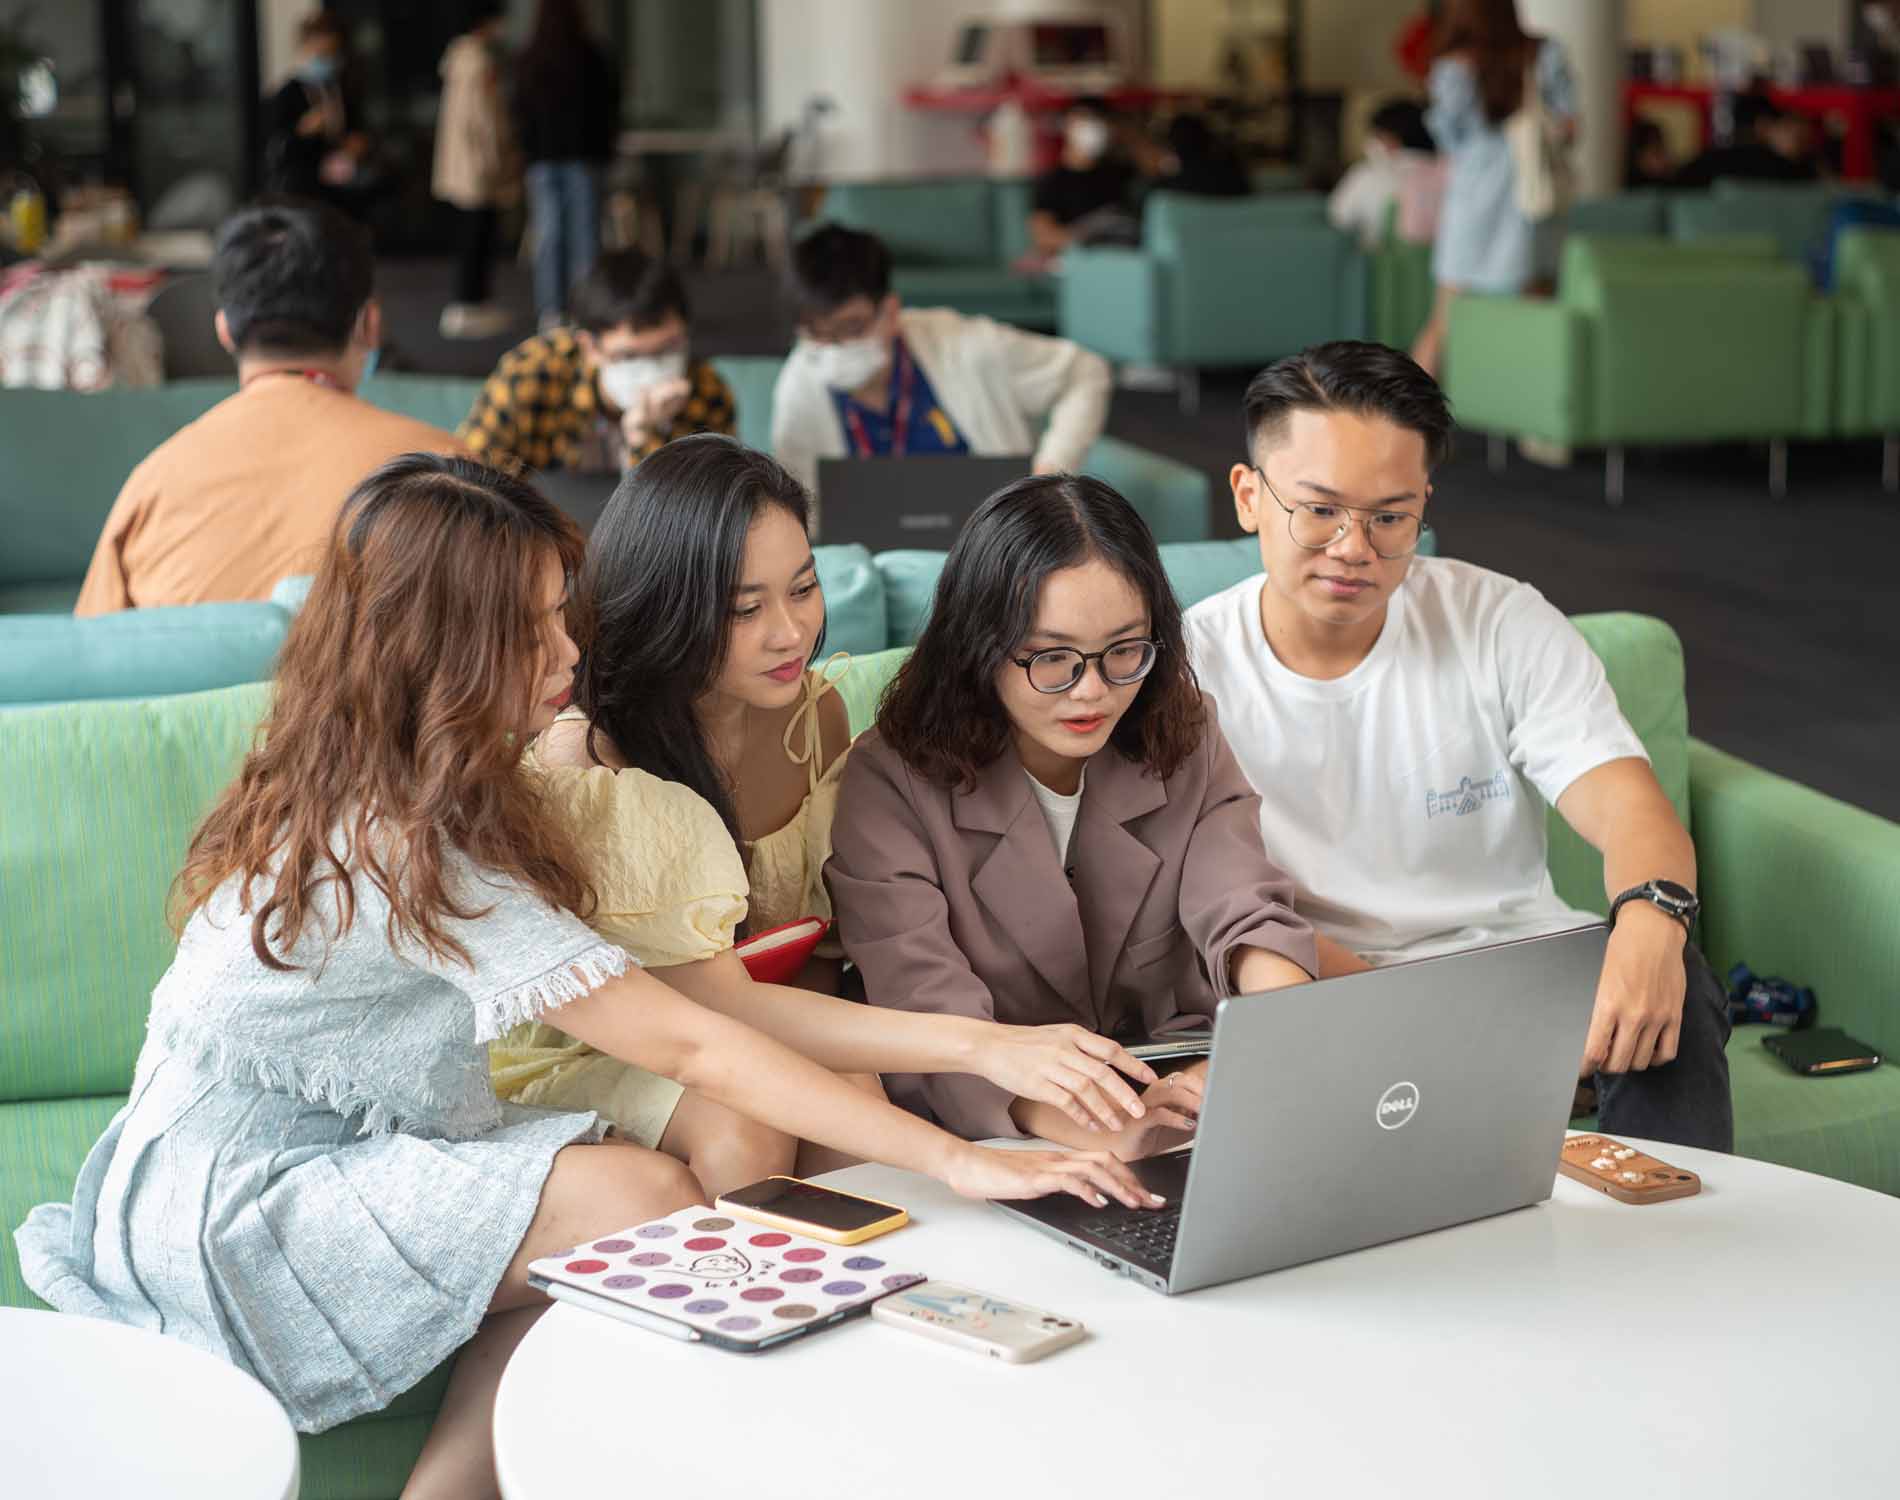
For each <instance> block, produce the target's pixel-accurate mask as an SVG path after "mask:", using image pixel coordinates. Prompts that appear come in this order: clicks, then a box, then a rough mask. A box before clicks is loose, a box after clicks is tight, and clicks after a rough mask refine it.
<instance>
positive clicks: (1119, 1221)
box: [1082, 1204, 1181, 1266]
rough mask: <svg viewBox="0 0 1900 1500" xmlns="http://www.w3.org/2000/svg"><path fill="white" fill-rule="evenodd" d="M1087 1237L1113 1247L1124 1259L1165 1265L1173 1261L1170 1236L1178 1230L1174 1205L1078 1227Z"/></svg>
mask: <svg viewBox="0 0 1900 1500" xmlns="http://www.w3.org/2000/svg"><path fill="white" fill-rule="evenodd" d="M1082 1228H1083V1229H1084V1230H1085V1231H1087V1232H1088V1233H1089V1234H1092V1235H1094V1236H1095V1237H1096V1238H1097V1239H1098V1240H1101V1241H1103V1242H1104V1243H1105V1244H1108V1245H1112V1246H1114V1248H1115V1249H1117V1250H1119V1251H1120V1252H1121V1253H1122V1256H1123V1258H1124V1259H1127V1260H1135V1261H1147V1262H1148V1263H1149V1264H1151V1265H1159V1266H1165V1265H1169V1264H1170V1263H1172V1262H1173V1260H1174V1237H1175V1235H1176V1234H1178V1233H1179V1232H1180V1229H1181V1209H1180V1205H1178V1204H1170V1205H1169V1206H1168V1207H1167V1208H1160V1209H1152V1210H1150V1209H1142V1210H1140V1211H1139V1212H1134V1211H1131V1212H1128V1213H1124V1214H1111V1215H1109V1216H1107V1217H1105V1218H1100V1219H1090V1220H1089V1221H1088V1222H1087V1223H1085V1224H1083V1225H1082Z"/></svg>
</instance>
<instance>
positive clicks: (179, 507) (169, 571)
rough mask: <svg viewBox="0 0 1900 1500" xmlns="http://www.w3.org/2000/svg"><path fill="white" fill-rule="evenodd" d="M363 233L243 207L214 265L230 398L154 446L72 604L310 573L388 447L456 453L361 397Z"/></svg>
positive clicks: (272, 206) (259, 587) (204, 593)
mask: <svg viewBox="0 0 1900 1500" xmlns="http://www.w3.org/2000/svg"><path fill="white" fill-rule="evenodd" d="M373 272H374V263H373V261H372V259H371V256H370V247H369V236H368V234H367V233H366V231H365V230H364V229H363V228H362V226H360V225H359V224H357V223H355V222H354V221H352V220H351V219H349V218H347V217H345V216H344V215H343V214H341V213H339V212H338V211H337V210H336V209H334V208H331V207H329V206H328V205H326V204H319V203H294V202H288V201H286V202H278V203H266V204H260V205H257V206H255V207H252V208H246V209H243V210H241V211H240V212H239V213H238V214H236V215H235V216H234V217H233V218H231V219H230V220H228V221H227V222H226V223H225V224H224V225H223V226H222V227H221V228H220V229H219V231H218V238H217V248H216V251H215V254H214V257H213V260H212V275H213V277H214V279H215V281H216V285H217V299H218V312H217V320H216V326H217V335H218V340H219V342H220V343H222V344H223V345H224V347H225V348H226V349H228V350H229V351H230V352H231V354H232V355H233V356H234V357H235V358H236V360H237V376H238V389H237V393H236V394H235V395H232V396H228V397H226V398H225V399H224V400H223V401H220V402H219V403H218V404H217V405H216V406H214V407H212V408H211V410H210V411H208V412H206V413H205V414H204V415H203V416H202V417H200V418H198V420H197V421H195V422H193V423H191V424H190V425H189V426H188V427H185V428H182V429H181V430H180V431H178V432H176V433H174V434H173V435H172V436H171V437H169V438H167V439H166V440H165V441H164V442H163V443H161V444H160V445H159V446H158V447H157V448H156V449H154V450H153V451H152V453H151V454H150V455H149V456H148V457H147V458H146V459H145V460H144V461H143V462H142V463H140V464H139V466H138V467H137V468H136V469H134V470H133V471H132V473H131V475H130V476H129V477H128V478H127V479H126V481H125V486H124V488H123V489H121V490H120V491H119V497H118V499H117V500H116V501H115V502H114V503H113V506H112V510H111V512H110V514H108V515H107V517H106V523H105V529H104V531H103V532H102V533H101V535H100V537H99V543H98V546H97V547H96V548H95V549H94V551H93V555H92V563H91V566H90V567H89V568H88V569H87V570H86V579H85V583H84V584H83V585H82V586H81V588H80V591H79V599H78V602H77V603H76V604H75V605H74V606H73V612H74V613H75V614H80V615H97V614H105V613H107V612H109V611H112V610H120V609H132V608H140V607H148V606H152V605H161V604H203V603H208V602H211V601H214V600H239V599H268V598H269V597H270V593H271V590H272V589H273V588H275V587H276V585H277V584H278V582H279V581H280V580H281V579H283V578H285V577H287V576H288V575H290V574H294V573H309V572H311V571H312V570H313V569H314V568H315V567H316V564H317V562H318V561H319V560H320V559H321V557H322V556H323V549H324V543H325V541H326V539H327V538H328V536H329V532H330V526H331V524H332V522H334V521H335V519H336V513H337V509H338V507H339V506H341V505H342V503H343V497H344V496H345V495H347V494H348V493H349V492H350V489H351V488H352V486H354V485H355V483H356V482H357V481H358V480H359V479H361V478H362V477H363V475H364V474H366V473H368V472H369V471H370V470H371V469H373V468H375V467H376V466H377V465H378V464H381V463H384V462H386V461H387V460H389V459H391V458H394V457H395V456H396V455H397V454H399V453H409V452H416V451H421V452H427V453H444V454H459V453H461V452H462V451H463V449H462V447H461V445H460V444H459V443H457V442H456V440H455V439H454V438H452V437H450V436H449V434H448V433H446V432H442V431H439V430H438V429H436V428H434V427H429V426H426V425H425V424H423V423H421V422H418V421H415V420H413V419H412V418H409V417H404V416H398V415H397V414H396V413H394V412H388V411H384V410H383V409H382V408H381V407H377V406H372V405H370V404H369V403H368V402H367V401H363V400H359V399H358V398H357V396H356V394H355V391H356V387H357V385H358V384H359V382H361V380H362V379H363V377H364V375H365V373H366V371H367V367H368V366H369V364H370V363H371V361H372V360H373V359H374V358H375V355H376V348H377V344H378V343H379V342H380V340H381V338H382V321H383V320H382V309H381V308H380V307H379V306H378V304H377V302H376V299H375V297H374V296H373V295H372V291H373V287H372V275H373Z"/></svg>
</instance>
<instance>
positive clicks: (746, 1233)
mask: <svg viewBox="0 0 1900 1500" xmlns="http://www.w3.org/2000/svg"><path fill="white" fill-rule="evenodd" d="M924 1279H925V1277H924V1274H923V1273H922V1272H921V1271H915V1270H911V1269H910V1268H908V1267H905V1266H901V1265H898V1264H896V1263H894V1262H892V1261H889V1260H888V1259H887V1258H886V1257H885V1256H883V1255H879V1254H868V1253H866V1252H865V1251H864V1250H863V1249H862V1248H861V1247H859V1246H855V1245H831V1244H826V1243H825V1242H824V1241H822V1240H815V1239H809V1238H807V1237H806V1236H804V1235H800V1234H790V1233H787V1232H785V1231H783V1230H777V1229H766V1228H763V1227H761V1226H760V1225H757V1224H749V1223H747V1222H746V1221H745V1220H743V1219H734V1218H731V1217H729V1216H728V1215H726V1214H723V1213H721V1212H719V1211H718V1210H717V1209H711V1208H683V1209H680V1210H679V1211H678V1212H677V1213H672V1214H668V1215H667V1216H666V1217H665V1218H664V1219H655V1220H653V1221H652V1222H651V1223H648V1224H639V1225H636V1226H634V1227H633V1228H632V1229H623V1230H621V1231H620V1232H619V1233H617V1234H611V1235H607V1236H605V1237H604V1238H602V1239H597V1240H592V1241H589V1242H587V1243H585V1244H581V1245H576V1246H575V1247H574V1248H573V1249H572V1250H568V1251H565V1252H563V1253H562V1254H560V1255H547V1256H543V1257H541V1258H540V1259H539V1260H536V1261H533V1262H531V1263H530V1264H529V1266H528V1284H529V1285H530V1286H533V1287H537V1288H539V1289H540V1290H542V1291H545V1292H546V1293H547V1294H548V1295H549V1296H550V1297H552V1298H554V1299H555V1300H556V1301H558V1302H572V1303H574V1304H575V1305H576V1306H578V1307H584V1308H587V1309H589V1310H590V1311H593V1312H598V1313H602V1314H604V1315H606V1316H608V1317H612V1318H617V1319H619V1320H620V1321H622V1322H627V1323H632V1324H635V1325H636V1326H639V1327H643V1328H647V1329H649V1330H651V1331H652V1332H654V1333H661V1334H666V1335H668V1336H670V1337H672V1338H676V1339H682V1340H685V1341H688V1342H694V1343H707V1344H712V1345H714V1346H715V1347H717V1348H720V1349H730V1350H733V1351H735V1352H737V1353H741V1354H751V1353H754V1352H756V1351H758V1350H760V1349H767V1348H770V1347H772V1346H773V1345H775V1344H782V1343H785V1342H787V1341H789V1340H791V1339H795V1338H799V1337H801V1336H803V1335H805V1334H808V1333H813V1332H816V1331H817V1330H818V1329H821V1328H829V1327H830V1326H832V1325H833V1324H835V1323H842V1322H843V1321H844V1320H845V1319H847V1318H851V1317H855V1316H857V1315H858V1314H860V1313H863V1312H865V1311H867V1310H868V1309H869V1308H870V1306H871V1304H872V1303H873V1302H875V1301H877V1300H878V1298H880V1297H886V1296H889V1295H890V1294H891V1293H892V1292H895V1291H899V1290H901V1289H902V1288H904V1287H907V1286H912V1285H915V1284H916V1283H917V1282H920V1281H923V1280H924Z"/></svg>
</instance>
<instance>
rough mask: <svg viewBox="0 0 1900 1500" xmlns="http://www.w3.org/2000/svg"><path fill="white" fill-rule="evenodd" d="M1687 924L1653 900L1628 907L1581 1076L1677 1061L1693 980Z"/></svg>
mask: <svg viewBox="0 0 1900 1500" xmlns="http://www.w3.org/2000/svg"><path fill="white" fill-rule="evenodd" d="M1683 941H1684V936H1683V930H1682V924H1681V923H1680V922H1678V921H1677V920H1676V919H1675V918H1674V917H1671V916H1668V915H1667V914H1665V913H1664V912H1661V911H1659V910H1657V908H1655V907H1654V906H1652V905H1650V904H1649V903H1648V902H1647V901H1630V902H1627V903H1625V905H1624V907H1623V909H1622V911H1621V912H1619V913H1618V915H1617V921H1616V926H1615V927H1614V928H1613V929H1612V930H1611V932H1610V946H1609V951H1608V952H1607V953H1605V954H1604V957H1603V976H1602V978H1601V979H1599V980H1598V981H1597V1003H1596V1009H1595V1010H1594V1011H1592V1012H1591V1015H1590V1035H1589V1039H1588V1040H1587V1041H1585V1043H1584V1047H1583V1066H1582V1067H1581V1068H1579V1069H1578V1070H1577V1075H1578V1077H1580V1078H1588V1077H1590V1076H1591V1075H1592V1074H1594V1073H1597V1072H1604V1073H1640V1072H1642V1071H1643V1070H1644V1069H1645V1068H1653V1067H1660V1066H1661V1065H1662V1064H1663V1063H1666V1062H1674V1061H1675V1057H1676V1044H1677V1041H1678V1039H1679V1038H1680V1035H1681V1032H1682V1000H1683V995H1684V994H1685V993H1686V991H1687V989H1688V984H1689V980H1688V976H1687V975H1686V974H1685V973H1684V971H1683V967H1682V948H1683Z"/></svg>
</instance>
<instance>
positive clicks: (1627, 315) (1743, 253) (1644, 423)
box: [1446, 235, 1836, 504]
mask: <svg viewBox="0 0 1900 1500" xmlns="http://www.w3.org/2000/svg"><path fill="white" fill-rule="evenodd" d="M1774 250H1775V247H1774V244H1773V242H1772V241H1770V240H1768V239H1766V238H1764V237H1760V236H1740V237H1735V238H1727V239H1722V240H1718V241H1716V242H1714V243H1712V244H1709V245H1705V246H1693V245H1677V244H1672V243H1670V242H1667V241H1661V240H1655V239H1649V238H1644V237H1639V236H1627V237H1625V236H1591V235H1579V236H1575V237H1573V238H1572V239H1571V240H1570V241H1569V243H1568V244H1567V245H1566V246H1565V247H1564V256H1563V263H1562V271H1561V274H1560V277H1559V281H1558V291H1557V296H1556V298H1555V299H1554V300H1549V301H1545V300H1541V299H1535V298H1529V297H1479V296H1469V297H1461V298H1460V299H1459V300H1458V301H1457V303H1456V304H1454V306H1453V309H1452V318H1451V334H1450V338H1449V342H1448V346H1447V350H1446V367H1447V370H1446V392H1447V394H1448V395H1449V396H1450V398H1451V403H1452V407H1453V410H1454V411H1456V413H1457V415H1458V420H1459V422H1460V423H1461V424H1462V425H1464V426H1466V427H1469V428H1472V429H1475V430H1476V431H1479V432H1483V433H1487V434H1490V435H1491V436H1493V437H1495V438H1500V439H1501V438H1524V437H1529V438H1536V439H1541V440H1543V441H1545V442H1550V443H1558V444H1564V445H1567V446H1575V447H1593V448H1604V449H1607V450H1608V454H1609V462H1608V465H1607V478H1606V486H1605V489H1606V498H1608V500H1609V501H1610V503H1611V504H1619V503H1621V500H1622V496H1623V480H1622V475H1623V450H1624V448H1625V447H1626V446H1632V445H1638V444H1655V445H1660V444H1668V443H1705V442H1744V441H1749V442H1753V441H1761V440H1767V441H1768V442H1769V443H1770V445H1771V461H1770V485H1771V487H1772V488H1773V489H1775V491H1776V492H1777V493H1779V492H1780V490H1781V488H1782V487H1783V485H1784V483H1785V464H1786V446H1785V445H1786V442H1787V440H1788V439H1791V438H1823V437H1826V436H1828V435H1829V434H1830V433H1831V432H1832V430H1833V427H1834V412H1833V401H1834V378H1835V352H1834V347H1835V343H1834V341H1835V322H1836V319H1835V309H1834V304H1833V302H1832V301H1831V300H1829V299H1826V298H1822V297H1819V296H1817V295H1816V294H1815V293H1814V292H1813V291H1812V290H1811V289H1810V287H1809V283H1808V277H1807V273H1806V272H1805V270H1803V269H1802V268H1801V267H1799V266H1797V265H1794V264H1792V263H1790V262H1787V261H1784V260H1781V259H1779V258H1777V257H1776V255H1775V253H1774Z"/></svg>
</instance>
